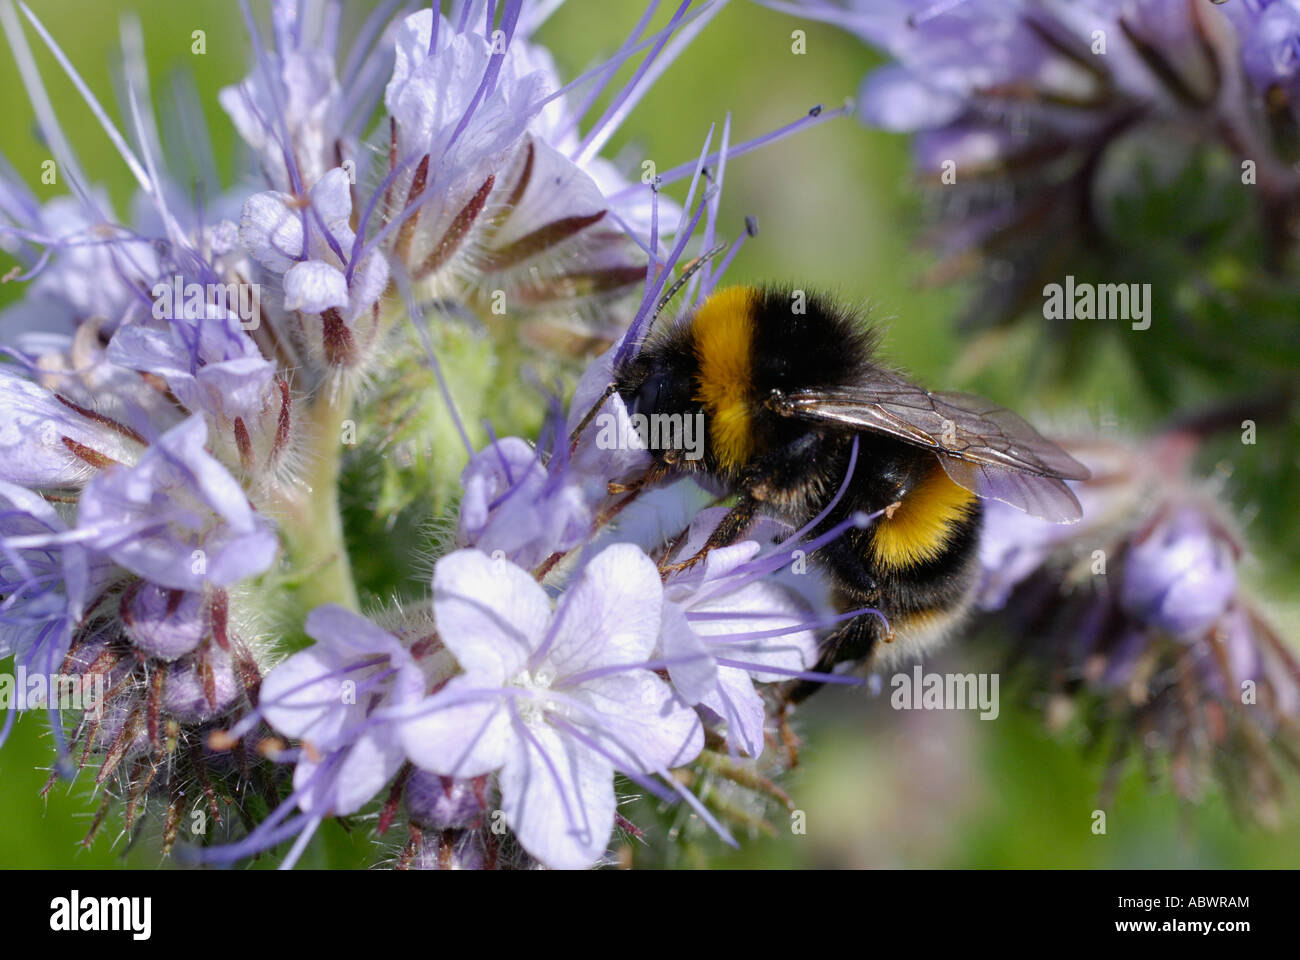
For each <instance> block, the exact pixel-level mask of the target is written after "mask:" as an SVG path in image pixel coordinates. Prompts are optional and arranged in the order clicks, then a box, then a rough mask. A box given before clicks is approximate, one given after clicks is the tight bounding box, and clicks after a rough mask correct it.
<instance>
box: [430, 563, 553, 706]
mask: <svg viewBox="0 0 1300 960" xmlns="http://www.w3.org/2000/svg"><path fill="white" fill-rule="evenodd" d="M433 613H434V619H435V621H436V622H437V624H438V634H439V635H440V636H441V637H442V642H443V643H444V644H446V645H447V648H448V649H449V650H451V652H452V653H453V654H455V656H456V660H457V661H458V662H459V663H460V665H461V667H462V668H463V669H464V670H465V672H466V673H470V674H473V675H474V676H475V677H476V678H478V679H479V680H480V681H481V682H482V683H483V684H484V685H500V684H502V683H505V682H506V681H507V680H509V679H510V678H511V677H513V676H514V675H515V674H517V673H518V672H519V671H520V669H522V668H523V665H524V663H525V662H526V661H527V659H528V657H529V655H530V654H531V653H532V652H533V650H535V649H536V648H537V645H538V643H540V642H541V638H542V636H543V635H544V634H545V632H546V624H547V622H548V621H549V620H550V617H551V604H550V601H549V600H548V599H547V597H546V592H545V591H544V590H543V589H542V588H541V586H540V585H538V583H537V581H536V580H534V579H533V578H532V577H531V576H529V575H528V573H527V572H526V571H524V570H521V569H520V568H519V567H516V566H515V565H514V564H513V563H510V562H508V561H505V560H499V561H498V560H493V559H492V558H491V557H489V556H488V555H487V554H485V553H483V552H481V551H479V550H457V551H456V552H455V553H449V554H448V555H447V556H445V557H443V558H442V559H441V560H439V561H438V565H437V566H436V567H435V568H434V571H433Z"/></svg>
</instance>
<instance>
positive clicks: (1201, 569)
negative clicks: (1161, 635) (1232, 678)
mask: <svg viewBox="0 0 1300 960" xmlns="http://www.w3.org/2000/svg"><path fill="white" fill-rule="evenodd" d="M1236 564H1237V546H1236V544H1235V543H1234V542H1233V541H1232V540H1231V539H1229V537H1228V536H1227V535H1226V534H1225V533H1224V532H1223V531H1222V530H1218V529H1216V528H1215V527H1214V525H1213V522H1212V520H1211V518H1210V517H1208V516H1206V514H1205V513H1204V512H1203V511H1201V510H1198V509H1197V508H1196V507H1194V506H1191V505H1186V506H1174V507H1171V508H1169V509H1168V510H1167V511H1166V512H1165V514H1164V515H1163V516H1161V517H1159V518H1157V519H1156V520H1155V521H1154V522H1153V523H1151V524H1150V525H1149V526H1148V528H1147V529H1146V530H1144V531H1143V532H1142V533H1141V534H1139V535H1138V536H1137V538H1135V539H1134V540H1133V542H1132V543H1131V544H1130V546H1129V550H1128V553H1127V555H1126V556H1125V558H1124V580H1123V583H1122V585H1121V587H1120V600H1121V602H1122V603H1123V605H1124V608H1125V609H1126V610H1127V611H1128V612H1129V613H1130V614H1131V615H1132V616H1134V617H1136V618H1137V619H1138V620H1139V621H1141V622H1143V623H1148V624H1150V625H1151V626H1154V627H1158V628H1160V629H1162V630H1167V631H1169V632H1170V633H1173V634H1176V635H1178V636H1186V637H1189V638H1190V637H1195V636H1197V635H1200V634H1203V633H1204V632H1205V631H1206V630H1208V629H1209V628H1210V627H1211V626H1213V625H1214V624H1215V623H1216V622H1217V621H1218V620H1219V618H1220V617H1222V616H1223V615H1224V613H1225V612H1226V611H1227V609H1228V605H1229V603H1230V602H1231V601H1232V598H1233V597H1234V596H1235V595H1236V593H1237V568H1236Z"/></svg>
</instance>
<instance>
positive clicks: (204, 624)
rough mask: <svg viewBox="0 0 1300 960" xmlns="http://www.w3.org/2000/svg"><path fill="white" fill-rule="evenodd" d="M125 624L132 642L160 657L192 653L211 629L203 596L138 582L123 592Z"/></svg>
mask: <svg viewBox="0 0 1300 960" xmlns="http://www.w3.org/2000/svg"><path fill="white" fill-rule="evenodd" d="M120 609H121V617H122V627H123V630H124V632H125V633H126V635H127V637H128V638H129V639H130V641H131V644H132V645H133V646H134V647H135V648H136V649H137V650H139V651H141V652H142V653H144V654H145V655H146V656H150V657H153V658H155V659H157V660H163V661H172V660H178V659H180V658H181V657H183V656H185V655H186V654H188V653H192V652H193V651H194V650H195V649H196V648H197V647H198V646H199V644H200V643H202V642H203V640H204V638H205V637H207V635H208V631H209V629H210V627H209V624H208V619H207V615H206V612H205V610H204V600H203V595H202V594H199V593H194V592H190V591H180V590H168V589H165V588H163V587H160V586H158V585H157V584H153V583H147V582H146V581H143V580H138V581H136V582H135V583H134V584H133V585H132V586H131V587H128V588H127V592H126V593H125V594H124V595H123V599H122V602H121V605H120Z"/></svg>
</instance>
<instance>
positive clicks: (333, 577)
mask: <svg viewBox="0 0 1300 960" xmlns="http://www.w3.org/2000/svg"><path fill="white" fill-rule="evenodd" d="M351 408H352V394H351V390H350V389H349V388H348V387H346V386H340V387H338V389H322V390H321V391H320V392H319V393H317V395H316V396H315V397H314V398H313V399H312V401H311V404H310V406H309V407H308V411H307V416H306V417H305V418H304V420H303V421H302V422H301V428H302V432H303V436H304V440H305V441H306V442H305V443H304V444H303V448H304V453H305V456H306V457H307V464H306V469H305V470H304V471H303V473H302V478H301V483H300V485H298V486H297V487H295V488H294V489H291V490H285V491H283V492H282V493H281V495H280V497H279V498H278V499H277V502H276V505H275V506H276V508H277V510H278V512H279V513H280V522H281V530H282V532H283V535H284V546H285V553H286V556H287V558H288V561H289V572H288V574H287V576H286V580H285V584H284V588H285V590H286V592H287V593H288V594H289V596H290V599H291V602H292V604H293V608H294V609H295V611H296V613H297V614H300V615H301V616H299V617H298V618H297V622H298V623H301V622H302V618H304V617H305V616H306V614H307V613H308V612H309V611H310V610H311V609H313V608H314V607H318V606H320V605H321V604H324V603H337V604H341V605H342V606H345V607H347V608H349V609H351V610H357V609H359V601H358V598H357V588H356V584H355V583H354V582H353V579H352V563H351V561H350V560H349V558H348V551H347V544H346V542H345V540H344V536H343V519H342V516H341V515H340V513H339V495H338V487H339V467H340V462H341V459H342V451H343V424H344V421H345V420H346V419H347V418H348V415H349V413H350V411H351Z"/></svg>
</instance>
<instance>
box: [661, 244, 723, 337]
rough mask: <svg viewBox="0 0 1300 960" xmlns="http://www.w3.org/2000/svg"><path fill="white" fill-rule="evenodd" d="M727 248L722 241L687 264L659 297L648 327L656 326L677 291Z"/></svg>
mask: <svg viewBox="0 0 1300 960" xmlns="http://www.w3.org/2000/svg"><path fill="white" fill-rule="evenodd" d="M726 249H727V244H725V243H720V244H718V245H717V246H716V247H714V248H713V249H712V250H709V251H707V252H705V253H702V254H700V255H699V256H698V257H696V258H695V259H694V260H692V261H691V262H690V263H688V264H687V265H686V269H685V270H683V271H682V275H681V276H680V277H678V278H677V279H676V280H674V281H673V285H672V286H671V287H669V288H668V290H667V291H666V292H665V293H664V295H663V296H662V297H660V298H659V303H658V304H656V306H655V312H654V313H653V314H652V315H651V317H650V322H649V323H648V324H647V325H646V327H647V329H649V328H651V327H653V326H654V323H655V321H656V320H658V319H659V314H661V313H663V312H664V307H666V306H668V304H669V303H671V302H672V299H673V297H675V296H677V292H678V291H679V290H681V289H682V287H684V286H686V284H687V283H689V282H690V279H691V277H693V276H695V275H696V274H697V273H699V272H700V270H701V269H703V267H704V265H705V264H706V263H708V262H709V261H710V260H712V259H713V258H714V257H716V256H717V255H718V254H720V253H721V252H722V251H723V250H726Z"/></svg>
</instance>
